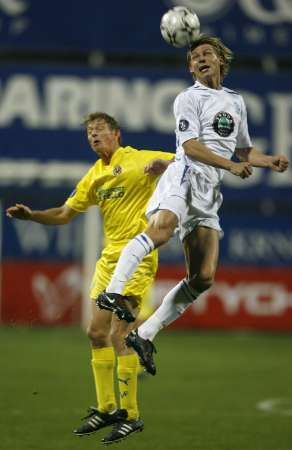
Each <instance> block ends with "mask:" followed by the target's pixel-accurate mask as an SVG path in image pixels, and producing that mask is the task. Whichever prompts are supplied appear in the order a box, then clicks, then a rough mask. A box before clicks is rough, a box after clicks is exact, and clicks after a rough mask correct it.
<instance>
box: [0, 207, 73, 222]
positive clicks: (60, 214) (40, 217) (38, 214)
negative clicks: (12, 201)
mask: <svg viewBox="0 0 292 450" xmlns="http://www.w3.org/2000/svg"><path fill="white" fill-rule="evenodd" d="M77 214H78V212H77V211H74V209H72V208H70V207H69V206H67V205H63V206H60V207H58V208H50V209H45V210H42V211H37V210H32V209H31V208H29V207H28V206H26V205H23V204H21V203H16V205H15V206H10V207H9V208H7V210H6V215H7V216H8V217H9V218H10V219H20V220H31V221H33V222H38V223H42V224H43V225H64V224H66V223H68V222H70V221H71V220H72V219H73V217H75V216H76V215H77Z"/></svg>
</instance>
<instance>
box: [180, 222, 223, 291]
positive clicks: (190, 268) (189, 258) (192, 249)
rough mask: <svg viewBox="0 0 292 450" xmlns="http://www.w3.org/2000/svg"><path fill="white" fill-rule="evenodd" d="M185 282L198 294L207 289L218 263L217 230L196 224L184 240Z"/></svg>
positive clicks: (212, 279) (211, 282)
mask: <svg viewBox="0 0 292 450" xmlns="http://www.w3.org/2000/svg"><path fill="white" fill-rule="evenodd" d="M184 254H185V260H186V268H187V283H188V286H189V287H190V288H191V289H192V291H193V292H195V294H196V295H197V296H198V295H200V294H201V293H202V292H204V291H206V290H207V289H209V288H210V287H211V286H212V284H213V282H214V277H215V273H216V270H217V265H218V256H219V232H218V231H217V230H215V229H213V228H208V227H205V226H198V227H196V228H195V230H194V231H193V232H192V233H190V234H189V235H188V236H187V237H186V239H185V240H184Z"/></svg>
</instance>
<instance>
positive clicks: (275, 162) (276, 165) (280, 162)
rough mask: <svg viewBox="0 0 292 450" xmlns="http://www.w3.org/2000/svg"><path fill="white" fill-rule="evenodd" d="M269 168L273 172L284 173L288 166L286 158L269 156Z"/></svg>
mask: <svg viewBox="0 0 292 450" xmlns="http://www.w3.org/2000/svg"><path fill="white" fill-rule="evenodd" d="M270 161H271V163H270V168H271V169H272V170H274V171H275V172H285V170H287V168H288V166H289V161H288V158H286V156H284V155H276V156H271V159H270Z"/></svg>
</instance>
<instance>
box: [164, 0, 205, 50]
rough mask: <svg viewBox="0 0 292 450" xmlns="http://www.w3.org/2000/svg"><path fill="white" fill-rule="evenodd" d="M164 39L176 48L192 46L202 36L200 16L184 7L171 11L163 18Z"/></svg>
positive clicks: (177, 7)
mask: <svg viewBox="0 0 292 450" xmlns="http://www.w3.org/2000/svg"><path fill="white" fill-rule="evenodd" d="M160 31H161V34H162V37H163V39H164V40H165V41H166V42H167V43H168V44H171V45H173V46H174V47H185V46H186V45H190V44H191V42H192V41H194V40H195V39H196V38H197V37H198V36H199V34H200V21H199V19H198V16H197V15H196V14H194V13H192V12H191V11H189V10H188V9H187V8H185V7H184V6H176V7H174V8H172V9H169V10H168V11H167V12H166V13H165V14H164V15H163V16H162V18H161V22H160Z"/></svg>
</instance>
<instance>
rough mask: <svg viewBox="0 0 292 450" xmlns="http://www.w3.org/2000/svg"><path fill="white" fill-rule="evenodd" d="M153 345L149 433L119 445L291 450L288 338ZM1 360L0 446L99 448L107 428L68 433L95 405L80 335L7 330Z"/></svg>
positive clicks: (175, 338) (145, 403) (144, 392)
mask: <svg viewBox="0 0 292 450" xmlns="http://www.w3.org/2000/svg"><path fill="white" fill-rule="evenodd" d="M156 344H157V348H158V352H159V353H158V354H157V357H156V361H157V366H158V373H157V375H156V376H155V377H151V376H146V377H145V378H144V379H142V380H141V382H140V386H139V400H140V411H141V416H142V418H143V419H144V421H145V430H144V432H143V433H137V434H135V435H133V436H131V437H129V438H128V439H127V440H125V441H123V442H122V443H120V444H119V446H120V448H121V449H122V448H124V449H127V450H134V449H135V450H137V449H139V450H193V449H194V450H291V449H292V426H291V421H292V335H275V334H244V333H241V334H236V333H206V332H196V331H195V332H177V331H169V332H161V333H160V335H159V336H158V338H157V339H156ZM0 355H1V359H0V380H1V393H0V405H1V412H0V442H1V444H0V448H1V450H79V449H82V450H87V449H88V450H91V449H96V448H103V445H102V444H101V443H100V439H101V438H102V437H103V436H104V435H105V434H106V433H107V431H108V430H109V429H104V430H101V431H100V432H98V433H96V434H94V435H92V436H89V437H86V436H85V437H82V438H78V437H76V436H74V435H73V434H72V429H73V428H74V427H76V426H77V425H79V424H80V418H81V417H82V416H84V415H85V414H86V409H87V407H88V406H89V405H94V404H95V393H94V388H93V383H92V375H91V369H90V362H89V359H90V352H89V346H88V342H87V338H86V337H85V336H84V335H83V333H82V332H81V331H80V330H79V329H75V328H73V329H72V328H61V329H60V328H53V329H46V328H42V329H31V328H28V329H24V328H13V327H9V328H7V327H2V328H0ZM273 399H274V400H277V402H274V401H270V400H273ZM263 401H268V402H266V403H263V407H266V409H268V410H260V409H258V406H257V405H258V404H259V402H263ZM269 408H270V409H269Z"/></svg>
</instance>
